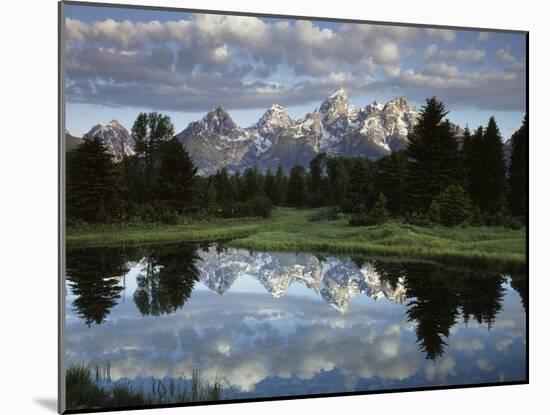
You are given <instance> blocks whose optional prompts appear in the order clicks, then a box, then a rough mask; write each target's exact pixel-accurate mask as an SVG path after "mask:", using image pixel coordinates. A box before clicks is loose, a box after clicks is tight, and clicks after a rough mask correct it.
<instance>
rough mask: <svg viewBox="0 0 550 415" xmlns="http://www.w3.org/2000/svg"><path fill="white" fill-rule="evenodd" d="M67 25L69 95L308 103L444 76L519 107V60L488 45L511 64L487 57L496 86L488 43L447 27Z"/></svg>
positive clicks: (224, 19) (460, 100) (105, 100)
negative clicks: (463, 40)
mask: <svg viewBox="0 0 550 415" xmlns="http://www.w3.org/2000/svg"><path fill="white" fill-rule="evenodd" d="M66 33H67V46H66V73H67V85H66V92H67V98H68V101H69V102H78V103H90V104H98V105H103V106H113V107H116V106H137V107H141V108H152V109H155V110H175V111H206V110H208V109H210V108H212V107H214V106H217V105H223V106H225V107H227V108H229V109H246V108H265V107H267V106H269V105H271V104H273V103H274V102H277V103H280V104H282V105H295V104H305V103H311V102H313V101H318V100H321V99H323V98H325V97H326V96H327V94H329V93H330V92H332V90H334V89H335V88H338V87H340V86H344V87H346V88H347V89H348V90H349V92H350V94H351V95H355V94H356V95H359V94H362V95H367V94H373V95H375V94H377V93H387V92H388V91H392V93H393V92H395V93H396V94H399V95H409V96H411V97H413V96H415V97H416V96H419V95H421V94H425V95H424V96H421V97H420V99H421V100H423V99H424V98H425V97H427V96H432V95H434V94H437V95H439V91H438V90H437V89H435V90H434V89H433V88H434V87H435V88H439V87H441V88H442V90H443V91H444V92H446V97H447V98H450V99H454V100H456V101H451V102H449V103H448V104H457V105H465V104H467V105H470V106H474V107H479V108H492V109H521V110H523V109H524V96H525V92H524V91H523V93H522V92H521V91H522V90H524V89H525V88H524V85H525V83H524V82H523V80H524V78H525V74H524V72H525V68H524V67H523V68H522V67H521V66H520V64H521V62H519V61H517V62H514V66H512V65H511V62H510V61H507V59H506V58H505V57H504V55H503V54H502V56H501V55H498V54H497V55H495V52H494V51H492V52H491V57H493V56H494V57H495V58H496V59H498V60H499V61H500V62H501V63H502V61H505V62H506V63H508V66H502V68H501V69H498V68H497V69H496V70H495V69H492V72H493V73H494V79H493V82H492V83H491V88H494V89H489V87H488V86H484V85H482V84H481V83H480V82H478V81H477V79H478V78H479V76H480V75H479V74H480V73H482V72H483V63H484V62H485V60H486V59H487V57H488V55H487V52H486V50H485V49H478V48H473V47H470V48H465V47H462V48H453V45H455V44H456V43H458V42H457V38H458V35H457V32H455V31H451V30H443V29H419V28H412V27H393V26H382V25H358V24H339V25H332V26H330V27H321V26H319V25H318V24H316V23H315V22H311V21H285V20H280V21H266V20H263V19H261V18H257V17H240V16H224V15H205V14H197V15H191V16H190V18H189V19H187V20H172V21H164V22H159V21H156V20H154V21H149V22H141V21H131V20H120V21H116V20H114V19H106V20H102V21H95V22H91V23H88V22H83V21H80V20H78V19H74V18H67V19H66ZM487 44H488V43H486V44H485V45H487ZM442 45H443V46H442ZM464 64H470V65H473V64H475V65H477V66H479V67H478V68H477V69H476V68H473V69H472V68H468V69H467V70H465V69H464V68H463V67H461V65H464ZM419 77H420V78H419ZM419 84H421V86H419ZM470 85H472V86H473V88H470V87H469V86H470ZM480 86H481V89H479V88H480ZM430 88H432V89H430ZM461 88H465V89H463V90H460V89H461ZM503 96H504V99H503ZM373 98H374V97H373Z"/></svg>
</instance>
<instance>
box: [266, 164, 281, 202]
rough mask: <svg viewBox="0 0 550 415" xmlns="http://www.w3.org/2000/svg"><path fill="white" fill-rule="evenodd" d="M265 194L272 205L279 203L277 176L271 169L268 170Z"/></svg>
mask: <svg viewBox="0 0 550 415" xmlns="http://www.w3.org/2000/svg"><path fill="white" fill-rule="evenodd" d="M264 193H265V195H266V196H267V197H268V198H269V200H271V203H272V204H275V203H276V201H278V198H277V191H276V189H275V176H273V173H271V169H267V172H266V173H265V179H264Z"/></svg>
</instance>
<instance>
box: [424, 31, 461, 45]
mask: <svg viewBox="0 0 550 415" xmlns="http://www.w3.org/2000/svg"><path fill="white" fill-rule="evenodd" d="M425 31H426V33H427V34H428V36H432V37H440V38H441V39H443V40H444V41H445V42H447V43H452V42H454V41H455V39H456V33H455V32H454V31H453V30H445V29H425Z"/></svg>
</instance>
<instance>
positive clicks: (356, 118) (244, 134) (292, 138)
mask: <svg viewBox="0 0 550 415" xmlns="http://www.w3.org/2000/svg"><path fill="white" fill-rule="evenodd" d="M419 114H420V112H419V110H418V109H416V108H415V107H413V106H410V105H409V104H408V101H407V98H406V97H398V98H395V99H392V100H390V101H388V102H387V103H385V104H382V103H380V102H378V101H373V102H372V103H370V104H368V105H366V106H365V107H363V108H357V107H355V106H354V105H352V104H350V103H349V101H348V95H347V92H346V90H344V89H343V88H339V89H338V90H336V91H335V92H334V93H333V94H331V95H330V96H329V97H328V98H326V99H325V100H324V101H322V102H321V103H320V105H319V106H318V107H317V108H315V109H314V110H313V111H312V112H310V113H308V114H307V115H306V116H305V117H303V118H301V119H299V120H293V119H292V118H291V117H290V116H289V115H288V114H287V113H286V111H285V109H284V108H283V107H282V106H280V105H278V104H274V105H272V106H271V107H269V108H268V109H267V110H266V112H265V113H264V114H263V115H262V116H261V117H260V119H259V120H258V121H257V122H256V123H254V124H253V125H251V126H249V127H246V128H243V127H241V126H239V125H237V123H235V121H233V119H232V118H231V116H230V115H229V113H228V112H227V111H225V110H224V109H223V108H222V107H217V108H215V109H213V110H211V111H209V112H208V113H207V114H206V115H205V116H204V117H203V118H202V119H200V120H198V121H193V122H191V123H189V125H188V126H187V127H186V128H185V129H184V130H183V131H181V132H180V133H178V134H177V135H176V137H177V138H178V139H179V140H180V141H181V143H182V144H183V146H184V147H185V148H186V149H187V151H188V152H189V154H190V155H191V157H192V159H193V162H194V163H195V165H196V166H197V167H198V172H199V174H201V175H205V176H206V175H210V174H213V173H215V172H216V171H217V170H219V169H221V168H222V167H226V168H227V169H228V171H229V172H230V173H235V172H237V171H242V170H244V169H245V168H247V167H257V168H258V169H260V170H261V171H265V170H267V169H268V168H269V169H271V170H274V169H276V168H277V167H278V166H279V165H280V166H282V167H283V169H284V170H285V171H286V172H288V171H289V170H290V169H291V168H292V167H293V166H295V165H302V166H306V167H307V166H308V165H309V162H310V161H311V159H312V158H314V157H315V156H316V155H317V154H319V153H320V152H325V153H327V154H328V155H330V156H364V157H368V158H370V159H374V160H375V159H378V158H380V157H383V156H385V155H388V154H390V153H391V152H392V151H394V150H399V149H402V148H404V147H406V145H407V136H408V134H409V132H410V131H411V130H412V128H413V127H414V126H415V125H416V123H417V120H418V117H419ZM453 128H454V130H455V132H456V133H457V134H458V135H461V134H462V132H463V129H462V128H461V127H459V126H457V125H453ZM84 138H99V139H101V140H102V141H103V142H104V144H105V146H106V147H107V150H108V152H109V153H110V154H112V155H113V157H114V158H115V159H116V160H120V159H122V158H123V157H124V156H127V155H132V154H134V153H135V151H134V148H135V143H134V141H133V139H132V137H131V135H130V134H129V133H128V130H126V129H125V128H124V127H123V126H122V125H121V124H120V123H119V122H118V121H116V120H113V121H111V122H110V123H108V124H107V125H105V126H102V125H100V124H98V125H95V126H94V127H92V129H91V130H90V131H89V132H88V133H86V134H85V135H84ZM67 140H68V141H67V142H68V145H67V147H68V148H69V140H70V143H71V145H74V142H75V137H74V136H70V134H69V133H67Z"/></svg>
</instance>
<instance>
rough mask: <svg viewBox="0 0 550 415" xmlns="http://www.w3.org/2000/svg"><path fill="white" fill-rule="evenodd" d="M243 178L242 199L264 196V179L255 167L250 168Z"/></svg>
mask: <svg viewBox="0 0 550 415" xmlns="http://www.w3.org/2000/svg"><path fill="white" fill-rule="evenodd" d="M242 178H243V186H242V192H243V196H242V198H243V199H244V200H246V199H250V198H251V197H254V196H261V195H263V194H264V192H263V183H262V182H263V180H262V179H263V178H262V176H261V174H260V173H259V172H258V170H257V169H256V168H255V167H249V168H247V169H245V171H244V173H243V177H242Z"/></svg>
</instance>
